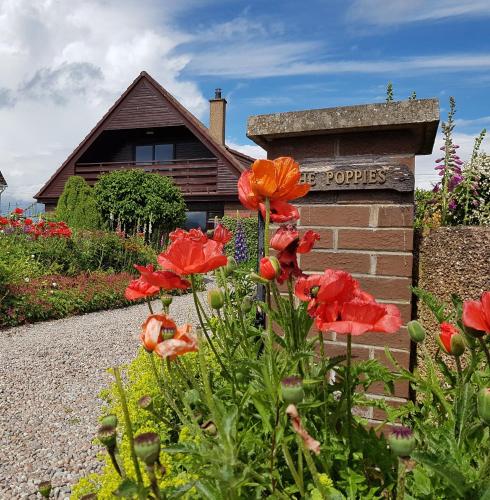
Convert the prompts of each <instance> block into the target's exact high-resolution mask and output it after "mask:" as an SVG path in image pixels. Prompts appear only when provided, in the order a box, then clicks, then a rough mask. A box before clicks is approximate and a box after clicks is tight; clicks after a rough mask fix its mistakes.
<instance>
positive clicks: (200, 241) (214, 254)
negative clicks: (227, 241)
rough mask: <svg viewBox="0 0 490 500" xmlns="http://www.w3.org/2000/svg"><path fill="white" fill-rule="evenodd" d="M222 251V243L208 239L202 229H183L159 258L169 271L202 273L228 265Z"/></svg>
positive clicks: (162, 265) (160, 262) (186, 273)
mask: <svg viewBox="0 0 490 500" xmlns="http://www.w3.org/2000/svg"><path fill="white" fill-rule="evenodd" d="M193 231H194V232H193ZM222 251H223V245H222V244H221V243H218V242H217V241H214V240H210V239H208V238H207V236H206V235H205V234H203V233H202V231H200V230H191V231H189V232H188V233H186V232H185V231H181V233H180V234H179V236H178V237H176V238H175V239H174V240H173V241H172V243H171V244H170V245H169V247H168V248H167V250H166V251H165V252H163V253H161V254H160V255H159V256H158V259H157V260H158V263H159V264H160V266H161V267H162V268H163V269H165V270H167V271H173V272H175V273H177V274H181V275H188V274H201V273H207V272H209V271H212V270H213V269H216V268H218V267H221V266H225V265H226V263H227V262H228V259H227V257H226V256H225V255H223V253H222Z"/></svg>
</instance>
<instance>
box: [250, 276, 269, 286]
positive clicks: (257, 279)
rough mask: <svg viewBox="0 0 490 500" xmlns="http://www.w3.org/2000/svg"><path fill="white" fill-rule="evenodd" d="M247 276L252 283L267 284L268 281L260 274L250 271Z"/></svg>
mask: <svg viewBox="0 0 490 500" xmlns="http://www.w3.org/2000/svg"><path fill="white" fill-rule="evenodd" d="M248 277H249V278H250V280H251V281H253V282H254V283H259V284H261V285H267V283H269V280H266V279H265V278H262V276H260V275H258V274H257V273H250V274H249V275H248Z"/></svg>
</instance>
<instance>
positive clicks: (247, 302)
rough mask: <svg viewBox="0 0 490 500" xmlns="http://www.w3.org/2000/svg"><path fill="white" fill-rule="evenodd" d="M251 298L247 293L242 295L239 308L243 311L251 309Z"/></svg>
mask: <svg viewBox="0 0 490 500" xmlns="http://www.w3.org/2000/svg"><path fill="white" fill-rule="evenodd" d="M252 305H253V300H252V298H251V297H249V296H248V295H247V296H245V297H243V299H242V303H241V304H240V308H241V309H242V311H243V312H244V313H249V312H250V311H251V310H252Z"/></svg>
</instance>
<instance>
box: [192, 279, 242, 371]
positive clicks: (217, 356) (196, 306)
mask: <svg viewBox="0 0 490 500" xmlns="http://www.w3.org/2000/svg"><path fill="white" fill-rule="evenodd" d="M190 278H191V284H192V296H193V298H194V306H195V308H196V312H197V317H198V319H199V324H200V325H201V328H202V331H203V332H204V335H205V337H206V340H207V342H208V344H209V347H210V348H211V350H212V351H213V353H214V355H215V357H216V360H217V361H218V363H219V365H220V366H221V369H222V370H223V374H224V375H226V377H227V378H228V379H229V380H233V379H232V378H231V377H230V374H229V373H228V370H227V369H226V366H225V365H224V364H223V361H221V357H220V356H219V354H218V352H217V351H216V348H215V347H214V344H213V342H212V341H211V337H210V336H209V333H208V331H207V328H206V325H205V324H204V320H203V318H202V314H201V309H200V307H199V297H198V296H197V292H196V281H195V279H194V275H193V274H191V276H190Z"/></svg>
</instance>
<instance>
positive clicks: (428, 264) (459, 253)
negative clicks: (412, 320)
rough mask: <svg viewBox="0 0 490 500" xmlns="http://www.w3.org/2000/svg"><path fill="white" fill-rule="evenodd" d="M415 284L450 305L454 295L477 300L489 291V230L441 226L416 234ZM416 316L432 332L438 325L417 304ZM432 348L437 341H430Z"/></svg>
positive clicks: (430, 347)
mask: <svg viewBox="0 0 490 500" xmlns="http://www.w3.org/2000/svg"><path fill="white" fill-rule="evenodd" d="M415 241H416V252H415V264H416V266H415V270H416V275H415V281H416V282H417V284H418V286H419V287H420V288H423V289H424V290H427V291H429V292H432V293H434V294H435V295H436V296H437V297H438V298H439V299H441V300H443V301H445V302H448V303H450V302H451V294H453V293H454V294H457V295H459V296H460V297H461V298H462V299H463V300H468V299H472V300H477V299H478V298H479V297H480V295H481V294H482V292H484V291H485V290H490V227H471V226H470V227H462V226H461V227H441V228H437V229H431V230H426V231H425V232H424V233H421V232H417V234H416V238H415ZM416 312H417V317H418V318H419V320H420V321H421V322H422V323H423V324H424V326H425V327H426V328H427V329H428V330H429V331H430V332H431V333H436V332H437V331H438V327H437V322H436V321H435V320H434V318H433V315H432V313H431V312H430V311H429V310H428V309H427V307H426V306H425V305H423V304H421V303H420V302H419V303H417V308H416ZM429 349H431V350H432V351H435V350H436V349H437V346H436V344H435V342H434V341H433V340H431V339H429Z"/></svg>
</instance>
